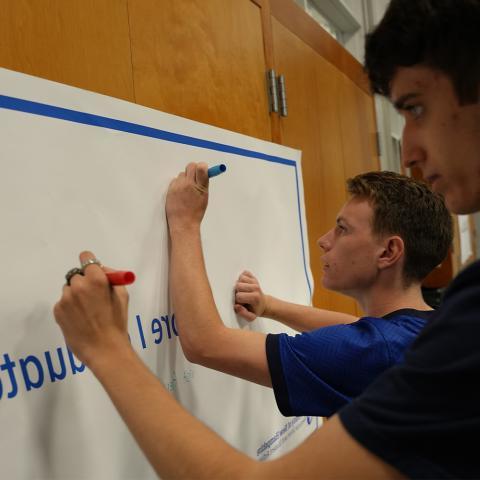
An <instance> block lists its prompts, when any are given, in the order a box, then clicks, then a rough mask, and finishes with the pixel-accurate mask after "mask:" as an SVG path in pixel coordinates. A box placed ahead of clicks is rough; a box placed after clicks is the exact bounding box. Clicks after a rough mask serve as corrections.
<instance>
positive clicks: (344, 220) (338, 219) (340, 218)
mask: <svg viewBox="0 0 480 480" xmlns="http://www.w3.org/2000/svg"><path fill="white" fill-rule="evenodd" d="M339 223H344V224H345V225H346V226H347V227H349V226H350V224H349V223H348V222H347V220H346V219H345V218H344V217H342V216H340V217H337V225H338V224H339Z"/></svg>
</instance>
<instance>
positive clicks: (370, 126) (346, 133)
mask: <svg viewBox="0 0 480 480" xmlns="http://www.w3.org/2000/svg"><path fill="white" fill-rule="evenodd" d="M338 111H339V114H340V128H341V132H342V145H343V158H344V164H345V175H346V178H350V177H354V176H355V175H357V174H359V173H362V172H368V171H371V170H378V169H379V165H380V161H379V158H378V151H377V140H376V131H377V129H376V122H375V113H374V105H373V101H372V97H371V96H370V95H368V94H367V93H365V92H364V91H363V90H361V89H360V88H358V86H357V85H355V84H354V83H353V82H352V81H351V80H350V79H349V78H347V77H346V76H345V75H342V81H341V84H340V94H339V95H338Z"/></svg>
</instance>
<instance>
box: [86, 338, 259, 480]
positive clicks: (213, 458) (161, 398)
mask: <svg viewBox="0 0 480 480" xmlns="http://www.w3.org/2000/svg"><path fill="white" fill-rule="evenodd" d="M91 369H92V371H93V373H94V374H95V375H96V376H97V378H98V380H99V381H100V382H101V383H102V385H103V387H104V388H105V390H106V391H107V393H108V395H109V396H110V398H111V400H112V402H113V404H114V405H115V407H116V408H117V410H118V412H119V413H120V415H121V416H122V418H123V420H124V421H125V423H126V424H127V425H128V427H129V429H130V431H131V433H132V435H133V436H134V437H135V439H136V441H137V442H138V444H139V446H140V448H141V449H142V451H143V452H144V454H145V455H146V457H147V458H148V460H149V462H150V463H151V464H152V466H153V467H154V469H155V471H156V472H157V474H158V475H159V476H161V478H164V479H167V478H185V479H191V478H195V479H208V480H210V479H212V478H228V479H235V478H248V474H246V471H247V470H249V469H250V468H252V465H253V461H252V460H250V459H249V458H248V457H246V456H245V455H243V454H241V453H239V452H238V451H236V450H234V449H233V448H232V447H230V446H229V445H227V444H226V443H225V442H224V441H223V440H222V439H220V438H219V437H218V436H217V435H216V434H215V433H214V432H212V431H211V430H209V429H208V428H207V427H205V426H204V425H203V424H202V423H201V422H199V421H198V420H197V419H195V418H194V417H192V416H191V415H190V414H189V413H188V412H186V411H185V410H184V409H183V408H182V407H181V406H180V405H179V404H178V403H177V402H176V401H175V399H174V398H173V397H172V396H171V395H170V394H169V393H168V392H167V390H165V389H164V388H163V386H162V385H161V384H160V382H159V381H158V379H157V378H156V377H155V376H154V375H153V374H152V373H151V372H150V371H149V370H148V368H147V367H146V366H145V365H144V364H143V362H142V361H141V360H140V359H139V357H138V356H137V355H136V353H135V352H134V351H133V349H131V347H130V345H128V346H125V347H123V348H122V349H121V351H119V352H118V353H115V355H101V356H99V357H98V358H97V361H96V363H95V364H94V365H92V366H91Z"/></svg>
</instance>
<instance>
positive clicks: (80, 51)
mask: <svg viewBox="0 0 480 480" xmlns="http://www.w3.org/2000/svg"><path fill="white" fill-rule="evenodd" d="M0 67H4V68H8V69H11V70H16V71H18V72H22V73H28V74H30V75H35V76H38V77H42V78H47V79H49V80H54V81H57V82H61V83H65V84H68V85H73V86H75V87H80V88H84V89H87V90H92V91H94V92H98V93H103V94H106V95H110V96H112V97H118V98H122V99H124V100H129V101H133V100H134V97H133V78H132V67H131V54H130V33H129V28H128V10H127V2H126V0H122V1H120V0H68V1H66V0H42V1H38V0H1V1H0Z"/></svg>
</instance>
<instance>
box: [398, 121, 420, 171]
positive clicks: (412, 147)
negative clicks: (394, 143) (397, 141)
mask: <svg viewBox="0 0 480 480" xmlns="http://www.w3.org/2000/svg"><path fill="white" fill-rule="evenodd" d="M425 160H426V151H425V148H424V146H423V145H422V143H421V142H420V139H419V136H418V135H417V134H415V133H414V132H413V131H412V130H411V129H410V128H409V127H408V125H406V126H405V128H404V129H403V135H402V163H403V166H404V167H406V168H412V167H419V168H422V166H423V164H424V163H425Z"/></svg>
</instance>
